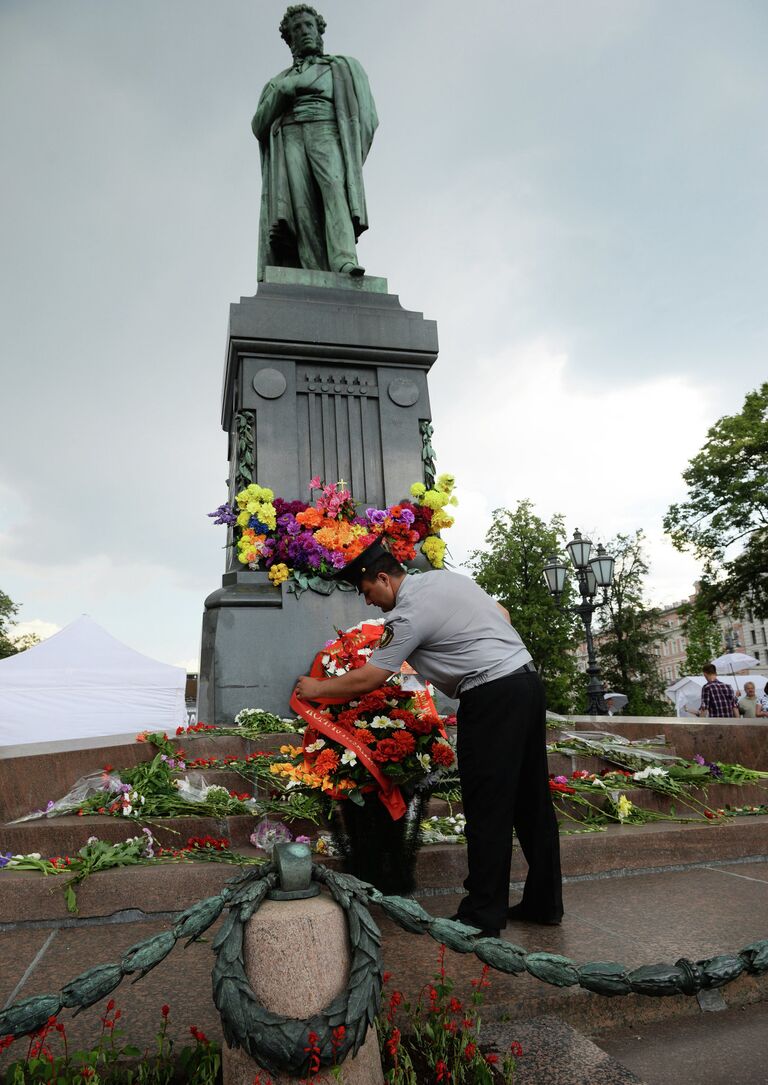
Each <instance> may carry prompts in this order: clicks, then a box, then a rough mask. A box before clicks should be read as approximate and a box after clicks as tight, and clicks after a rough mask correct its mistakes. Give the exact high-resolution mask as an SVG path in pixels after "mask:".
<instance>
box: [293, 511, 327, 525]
mask: <svg viewBox="0 0 768 1085" xmlns="http://www.w3.org/2000/svg"><path fill="white" fill-rule="evenodd" d="M324 519H325V517H324V516H323V514H322V512H320V510H319V509H304V511H303V512H297V513H296V520H297V522H298V523H300V524H302V525H303V526H304V527H310V528H312V527H320V525H321V524H322V522H323V520H324Z"/></svg>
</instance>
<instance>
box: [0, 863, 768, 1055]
mask: <svg viewBox="0 0 768 1085" xmlns="http://www.w3.org/2000/svg"><path fill="white" fill-rule="evenodd" d="M278 880H279V877H278V873H277V868H276V866H275V864H273V863H272V864H269V865H268V866H264V867H261V868H259V870H258V871H250V872H248V873H245V874H242V875H240V876H238V877H237V878H235V879H232V880H231V881H230V882H228V883H227V886H225V888H224V889H222V891H221V892H220V893H218V894H217V895H216V896H213V897H207V898H206V899H205V900H201V901H199V902H198V903H197V904H194V905H192V906H191V907H190V908H187V909H186V911H184V912H182V913H181V914H180V915H179V917H178V918H177V920H176V923H175V924H174V926H173V928H172V929H171V930H168V931H164V932H162V933H161V934H155V935H153V936H152V937H151V938H147V939H146V940H145V941H143V942H138V943H137V944H136V945H135V946H132V947H131V948H130V949H128V950H126V952H125V953H124V954H123V956H122V958H121V959H120V962H119V963H117V964H103V965H97V966H96V967H95V968H89V969H88V970H87V971H86V972H83V973H82V974H81V975H79V976H77V977H76V978H75V979H73V980H71V981H70V982H69V983H68V984H66V986H65V987H63V988H62V989H61V991H59V993H58V994H56V995H39V996H35V997H33V998H27V999H24V1000H23V1001H21V1002H17V1003H15V1004H14V1005H12V1006H9V1007H8V1008H7V1009H5V1010H3V1011H2V1012H0V1037H4V1036H13V1037H18V1036H23V1035H25V1034H27V1033H32V1032H35V1031H37V1030H38V1029H40V1028H42V1027H43V1026H44V1025H45V1023H46V1022H47V1021H48V1018H49V1017H52V1016H54V1015H55V1014H58V1013H60V1012H61V1010H62V1009H64V1008H67V1009H73V1010H74V1011H75V1013H79V1012H80V1011H81V1010H83V1009H85V1008H86V1007H88V1006H92V1005H94V1003H96V1002H99V1001H100V1000H101V999H103V998H106V997H107V995H109V994H111V993H112V991H114V990H115V988H116V987H117V986H118V985H119V984H120V983H121V982H122V980H123V979H124V978H125V976H127V975H131V974H132V973H134V972H138V973H139V975H138V976H137V977H136V979H141V978H142V976H145V975H146V974H147V972H149V971H150V969H152V968H155V967H156V965H158V964H160V962H161V961H163V960H164V959H165V958H166V957H167V956H168V954H169V953H170V952H171V950H172V949H173V948H174V946H175V945H176V942H177V941H178V940H179V939H182V938H186V939H188V941H187V945H189V944H190V942H194V941H196V940H197V939H199V938H200V936H201V935H202V934H204V933H205V931H207V930H208V929H209V927H211V926H212V924H213V923H215V922H216V920H217V919H218V918H219V916H220V915H221V913H222V912H223V910H224V909H225V907H228V908H229V916H228V918H227V919H226V920H225V922H224V924H223V926H222V928H221V930H220V932H219V933H218V935H217V936H216V939H215V941H214V945H213V948H214V952H215V954H216V961H215V964H214V968H213V999H214V1002H215V1004H216V1007H217V1009H218V1010H219V1013H220V1014H221V1019H222V1025H223V1029H224V1035H225V1037H226V1039H227V1042H228V1043H229V1044H230V1045H231V1046H233V1047H242V1048H243V1049H244V1050H245V1051H247V1052H248V1054H249V1055H250V1056H251V1057H252V1058H253V1059H254V1060H255V1061H256V1062H257V1063H259V1065H260V1066H262V1067H263V1068H264V1069H265V1070H268V1071H269V1072H270V1073H278V1072H281V1071H283V1072H288V1073H294V1074H297V1073H299V1074H301V1073H305V1072H306V1071H307V1069H308V1063H309V1057H308V1054H307V1047H308V1044H307V1040H308V1036H309V1033H310V1032H314V1033H315V1034H316V1036H317V1041H316V1047H315V1049H317V1048H319V1050H320V1063H321V1066H329V1065H331V1064H332V1062H333V1060H334V1057H335V1060H336V1062H337V1063H339V1062H342V1061H343V1059H344V1058H346V1056H347V1055H348V1054H350V1052H351V1053H353V1054H354V1053H356V1052H357V1051H358V1050H359V1048H360V1046H361V1044H362V1043H363V1040H364V1039H365V1036H366V1033H367V1031H368V1028H369V1027H370V1026H371V1025H373V1023H374V1021H375V1018H376V1014H377V1013H378V1009H379V1003H380V998H381V983H382V960H381V936H380V934H379V930H378V927H377V926H376V924H375V923H374V921H373V919H372V917H371V915H370V913H369V911H368V905H369V904H376V905H377V906H379V907H380V908H381V909H382V910H383V912H384V913H385V915H386V916H387V917H388V918H389V919H391V920H392V921H393V922H395V923H397V924H398V926H400V927H402V928H403V929H404V930H406V931H410V932H411V933H412V934H428V935H429V936H430V937H431V938H434V939H435V941H437V942H440V943H442V944H444V945H446V946H447V947H448V948H449V949H452V950H454V951H455V952H456V953H474V954H475V955H476V956H477V957H478V958H479V960H481V961H482V962H483V963H484V964H487V965H489V966H490V967H491V968H494V969H496V970H497V971H499V972H505V973H507V974H509V975H516V974H522V973H523V972H528V973H529V974H530V975H532V976H536V977H537V978H538V979H540V980H543V981H544V982H545V983H549V984H553V985H554V986H557V987H572V986H576V985H579V986H581V987H583V988H585V989H586V990H588V991H593V992H595V993H596V994H600V995H607V996H613V995H628V994H640V995H651V996H665V995H677V994H684V995H693V994H696V993H697V992H698V991H701V990H707V989H710V988H714V987H722V986H724V985H725V984H727V983H730V982H731V981H732V980H735V979H736V978H737V977H738V976H740V975H741V974H742V973H743V972H747V973H749V974H751V975H762V974H763V973H766V972H768V939H764V940H762V941H758V942H753V943H752V944H751V945H748V946H746V947H745V948H744V949H742V950H741V951H740V952H738V953H724V954H719V955H717V956H714V957H708V958H706V959H705V960H701V961H695V962H694V961H691V960H688V959H687V958H684V957H682V958H680V960H678V961H676V962H675V964H674V965H671V964H664V963H661V964H652V965H643V966H642V967H640V968H635V969H632V970H631V971H630V970H627V968H625V966H624V965H621V964H616V963H615V962H603V961H596V962H592V963H590V964H584V965H580V966H579V965H576V964H575V962H574V961H572V960H570V959H569V958H567V957H561V956H559V955H558V954H554V953H527V952H526V951H525V949H523V948H522V947H521V946H517V945H514V944H513V943H512V942H506V941H504V940H502V939H497V938H480V937H478V933H477V932H476V931H475V930H474V929H473V928H471V927H467V926H465V925H464V924H462V923H458V922H455V921H453V920H450V919H441V918H434V917H433V916H430V915H429V914H428V913H427V912H426V911H425V910H424V909H423V908H422V907H421V905H420V904H418V902H417V901H415V900H411V899H408V898H405V897H397V896H391V897H390V896H384V895H383V894H382V893H381V892H379V890H378V889H376V888H374V886H372V885H368V884H367V883H366V882H361V881H358V879H357V878H353V877H352V876H351V875H346V874H338V873H336V872H334V871H332V870H329V869H328V868H326V867H324V866H318V865H315V864H313V865H312V880H313V881H316V882H319V883H321V884H322V885H324V886H325V887H326V888H327V889H328V891H329V892H330V894H331V896H332V897H333V899H334V900H335V901H337V903H338V904H339V905H340V906H341V907H342V908H343V909H344V911H345V913H346V916H347V923H348V927H349V939H350V944H351V947H352V962H351V968H350V975H349V982H348V987H347V990H346V991H345V992H344V993H343V994H341V995H339V996H338V997H337V998H336V999H334V1000H333V1002H332V1003H331V1004H330V1005H329V1006H326V1007H325V1009H323V1010H321V1011H320V1013H318V1014H315V1015H314V1016H313V1017H311V1018H308V1019H306V1020H299V1019H295V1018H287V1017H283V1016H281V1015H280V1014H275V1013H271V1012H269V1011H268V1010H266V1009H265V1008H264V1007H263V1006H261V1005H260V1004H259V1002H258V1000H257V998H256V995H255V994H254V991H253V989H252V987H251V985H250V983H249V981H248V978H247V976H246V973H245V965H244V960H243V935H244V929H245V924H246V923H247V921H248V920H249V919H250V917H251V916H252V915H254V913H255V912H256V911H257V910H258V908H259V907H260V906H261V904H262V902H263V900H264V899H265V897H266V896H267V894H268V892H269V891H270V889H272V888H274V887H275V886H276V885H277V883H278ZM134 982H135V980H134ZM339 1025H344V1026H345V1036H344V1040H343V1041H341V1043H337V1044H336V1050H335V1052H334V1050H333V1045H332V1042H331V1041H332V1039H333V1030H334V1029H336V1028H338V1026H339ZM337 1036H338V1033H337Z"/></svg>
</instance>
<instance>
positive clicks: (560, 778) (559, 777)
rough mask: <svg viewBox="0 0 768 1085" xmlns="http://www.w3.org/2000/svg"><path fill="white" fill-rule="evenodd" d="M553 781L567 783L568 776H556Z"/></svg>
mask: <svg viewBox="0 0 768 1085" xmlns="http://www.w3.org/2000/svg"><path fill="white" fill-rule="evenodd" d="M555 783H556V784H567V783H568V777H567V776H556V777H555Z"/></svg>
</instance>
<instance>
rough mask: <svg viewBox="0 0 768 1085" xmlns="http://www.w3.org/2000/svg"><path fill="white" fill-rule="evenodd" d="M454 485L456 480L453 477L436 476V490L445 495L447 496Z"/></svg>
mask: <svg viewBox="0 0 768 1085" xmlns="http://www.w3.org/2000/svg"><path fill="white" fill-rule="evenodd" d="M455 485H456V478H455V476H454V475H447V474H446V475H438V477H437V484H436V488H437V489H438V490H443V491H444V492H445V493H447V494H449V493H450V492H451V491H452V490H453V488H454V486H455Z"/></svg>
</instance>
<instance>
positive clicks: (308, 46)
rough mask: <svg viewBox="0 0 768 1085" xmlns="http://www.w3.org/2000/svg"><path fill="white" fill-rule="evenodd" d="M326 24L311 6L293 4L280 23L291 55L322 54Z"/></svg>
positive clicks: (281, 32)
mask: <svg viewBox="0 0 768 1085" xmlns="http://www.w3.org/2000/svg"><path fill="white" fill-rule="evenodd" d="M325 27H326V22H325V19H324V18H323V17H322V15H320V13H319V12H317V11H315V9H314V8H313V7H310V6H309V4H291V5H290V7H289V8H288V9H287V11H286V13H285V15H284V16H283V18H282V21H281V23H280V36H281V38H282V39H283V41H284V42H286V43H287V44H288V46H289V48H290V50H291V53H292V54H293V55H294V56H295V57H297V56H307V55H309V54H311V53H322V51H323V34H324V33H325Z"/></svg>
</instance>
